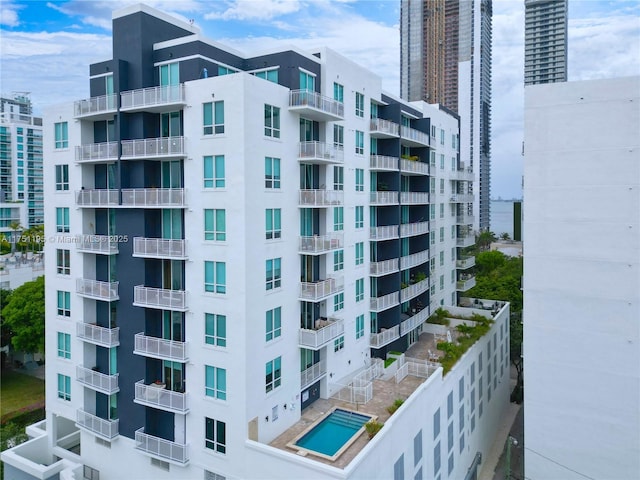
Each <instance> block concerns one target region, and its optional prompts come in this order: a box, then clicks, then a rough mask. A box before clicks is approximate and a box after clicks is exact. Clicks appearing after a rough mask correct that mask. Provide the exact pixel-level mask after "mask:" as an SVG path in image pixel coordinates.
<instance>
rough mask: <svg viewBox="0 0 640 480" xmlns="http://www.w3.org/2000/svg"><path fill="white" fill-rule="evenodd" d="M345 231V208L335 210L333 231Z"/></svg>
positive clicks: (335, 208)
mask: <svg viewBox="0 0 640 480" xmlns="http://www.w3.org/2000/svg"><path fill="white" fill-rule="evenodd" d="M340 230H344V207H334V208H333V231H334V232H338V231H340Z"/></svg>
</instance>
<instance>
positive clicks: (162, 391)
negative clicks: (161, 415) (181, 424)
mask: <svg viewBox="0 0 640 480" xmlns="http://www.w3.org/2000/svg"><path fill="white" fill-rule="evenodd" d="M134 402H135V403H139V404H140V405H146V406H148V407H153V408H157V409H159V410H165V411H167V412H174V413H180V414H185V413H188V412H189V408H188V407H187V394H186V393H181V392H174V391H171V390H167V389H166V385H165V384H164V383H160V384H158V383H152V384H150V385H146V384H145V383H144V380H140V381H138V382H136V391H135V398H134Z"/></svg>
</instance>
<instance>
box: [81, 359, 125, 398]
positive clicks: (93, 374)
mask: <svg viewBox="0 0 640 480" xmlns="http://www.w3.org/2000/svg"><path fill="white" fill-rule="evenodd" d="M76 380H77V381H78V382H79V383H82V384H83V385H85V386H87V387H89V388H91V389H93V390H97V391H99V392H102V393H104V394H105V395H111V394H113V393H116V392H118V391H119V390H120V388H119V387H118V374H117V373H116V374H115V375H107V374H106V373H100V372H98V371H95V370H93V369H90V368H85V367H83V366H81V365H77V366H76Z"/></svg>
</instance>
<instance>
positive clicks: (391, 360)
mask: <svg viewBox="0 0 640 480" xmlns="http://www.w3.org/2000/svg"><path fill="white" fill-rule="evenodd" d="M395 361H396V358H395V357H391V358H387V359H386V360H385V361H384V368H387V367H388V366H389V365H391V364H392V363H393V362H395Z"/></svg>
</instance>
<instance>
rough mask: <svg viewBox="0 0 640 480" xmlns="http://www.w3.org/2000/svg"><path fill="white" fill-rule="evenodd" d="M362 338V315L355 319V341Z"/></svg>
mask: <svg viewBox="0 0 640 480" xmlns="http://www.w3.org/2000/svg"><path fill="white" fill-rule="evenodd" d="M363 336H364V314H362V315H358V316H357V317H356V340H357V339H358V338H361V337H363Z"/></svg>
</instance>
